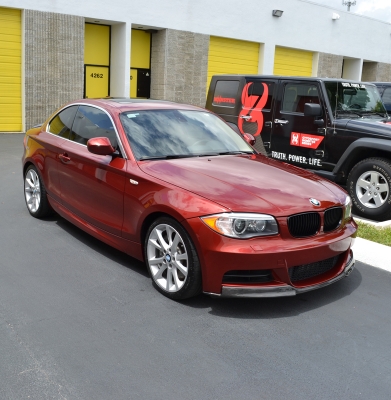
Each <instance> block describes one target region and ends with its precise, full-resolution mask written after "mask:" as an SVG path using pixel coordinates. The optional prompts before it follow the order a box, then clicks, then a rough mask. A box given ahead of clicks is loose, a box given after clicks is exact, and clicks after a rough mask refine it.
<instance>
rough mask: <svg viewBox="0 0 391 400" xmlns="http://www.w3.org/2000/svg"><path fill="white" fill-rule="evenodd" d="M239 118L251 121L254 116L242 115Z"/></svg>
mask: <svg viewBox="0 0 391 400" xmlns="http://www.w3.org/2000/svg"><path fill="white" fill-rule="evenodd" d="M239 118H241V119H244V120H245V121H250V119H251V118H252V116H251V115H241V116H240V117H239Z"/></svg>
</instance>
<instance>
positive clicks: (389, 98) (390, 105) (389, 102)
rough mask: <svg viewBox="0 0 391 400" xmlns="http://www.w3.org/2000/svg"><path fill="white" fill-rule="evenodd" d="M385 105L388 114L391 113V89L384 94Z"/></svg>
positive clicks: (387, 89)
mask: <svg viewBox="0 0 391 400" xmlns="http://www.w3.org/2000/svg"><path fill="white" fill-rule="evenodd" d="M383 103H384V105H385V106H386V109H387V111H388V112H390V111H391V87H389V88H386V89H385V90H384V93H383Z"/></svg>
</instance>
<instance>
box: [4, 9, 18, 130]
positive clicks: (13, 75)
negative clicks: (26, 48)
mask: <svg viewBox="0 0 391 400" xmlns="http://www.w3.org/2000/svg"><path fill="white" fill-rule="evenodd" d="M22 129H23V127H22V32H21V12H20V10H13V9H9V8H2V7H0V132H21V131H22Z"/></svg>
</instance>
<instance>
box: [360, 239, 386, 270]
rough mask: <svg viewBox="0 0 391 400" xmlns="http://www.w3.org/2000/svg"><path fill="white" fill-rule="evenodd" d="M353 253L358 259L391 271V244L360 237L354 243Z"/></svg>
mask: <svg viewBox="0 0 391 400" xmlns="http://www.w3.org/2000/svg"><path fill="white" fill-rule="evenodd" d="M353 254H354V258H355V259H356V261H361V262H363V263H365V264H368V265H372V266H373V267H376V268H381V269H384V270H386V271H389V272H391V247H390V246H385V245H384V244H379V243H375V242H371V241H370V240H366V239H362V238H359V237H358V238H356V241H355V243H354V245H353Z"/></svg>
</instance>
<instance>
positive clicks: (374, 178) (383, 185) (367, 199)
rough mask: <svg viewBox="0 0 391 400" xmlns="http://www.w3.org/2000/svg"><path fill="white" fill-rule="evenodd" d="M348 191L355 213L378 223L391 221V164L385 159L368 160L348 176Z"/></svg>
mask: <svg viewBox="0 0 391 400" xmlns="http://www.w3.org/2000/svg"><path fill="white" fill-rule="evenodd" d="M347 189H348V191H349V194H350V197H351V198H352V201H353V212H354V213H355V214H357V215H359V216H362V217H364V218H369V219H374V220H376V221H385V220H388V219H391V163H390V161H389V160H387V159H384V158H367V159H366V160H363V161H360V162H359V163H358V164H356V165H355V166H354V167H353V168H352V170H351V171H350V174H349V176H348V181H347Z"/></svg>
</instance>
